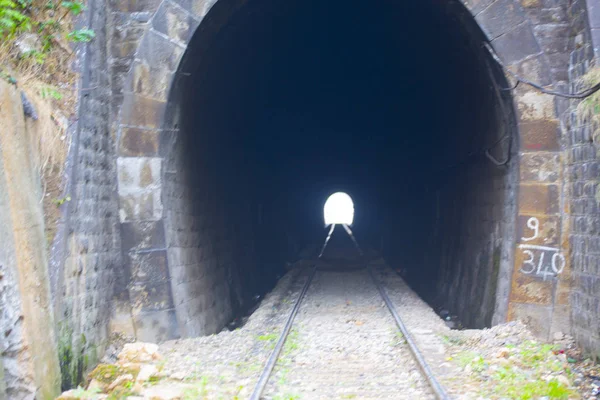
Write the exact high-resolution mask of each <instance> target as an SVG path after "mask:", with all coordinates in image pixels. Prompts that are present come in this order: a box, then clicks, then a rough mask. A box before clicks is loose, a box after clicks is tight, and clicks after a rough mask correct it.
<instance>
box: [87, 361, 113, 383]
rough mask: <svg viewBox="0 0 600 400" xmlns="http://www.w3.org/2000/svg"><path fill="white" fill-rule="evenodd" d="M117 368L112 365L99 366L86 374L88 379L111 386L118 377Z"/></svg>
mask: <svg viewBox="0 0 600 400" xmlns="http://www.w3.org/2000/svg"><path fill="white" fill-rule="evenodd" d="M119 375H120V374H119V367H117V366H116V365H113V364H99V365H98V366H97V367H96V368H94V370H93V371H92V372H90V373H89V374H88V379H89V380H92V379H96V380H97V381H99V382H102V383H105V384H111V383H112V382H113V381H114V380H115V379H116V378H117V377H118V376H119Z"/></svg>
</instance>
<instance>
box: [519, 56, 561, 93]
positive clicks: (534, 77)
mask: <svg viewBox="0 0 600 400" xmlns="http://www.w3.org/2000/svg"><path fill="white" fill-rule="evenodd" d="M514 71H515V72H516V73H517V74H519V75H520V76H522V77H524V78H526V79H529V80H531V81H533V82H536V83H539V84H540V85H542V86H546V85H550V84H551V83H552V74H551V70H550V67H549V66H548V63H547V62H546V61H545V60H544V58H543V56H541V55H540V56H537V57H532V58H528V59H527V60H524V61H521V62H520V63H517V64H516V65H515V66H514ZM519 89H520V88H519ZM519 92H520V90H519V91H517V93H519ZM521 93H522V92H521Z"/></svg>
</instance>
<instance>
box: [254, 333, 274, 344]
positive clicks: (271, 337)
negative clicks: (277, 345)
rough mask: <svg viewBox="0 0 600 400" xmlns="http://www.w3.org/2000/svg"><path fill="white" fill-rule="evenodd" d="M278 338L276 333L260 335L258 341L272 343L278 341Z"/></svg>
mask: <svg viewBox="0 0 600 400" xmlns="http://www.w3.org/2000/svg"><path fill="white" fill-rule="evenodd" d="M277 337H278V336H277V334H276V333H268V334H266V335H260V336H259V337H258V338H257V339H258V340H260V341H262V342H272V341H275V340H277Z"/></svg>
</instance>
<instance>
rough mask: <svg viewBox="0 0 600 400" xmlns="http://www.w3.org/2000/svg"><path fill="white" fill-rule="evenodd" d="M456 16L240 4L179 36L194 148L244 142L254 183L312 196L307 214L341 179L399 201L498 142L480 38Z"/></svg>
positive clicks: (457, 9) (400, 7) (427, 5)
mask: <svg viewBox="0 0 600 400" xmlns="http://www.w3.org/2000/svg"><path fill="white" fill-rule="evenodd" d="M216 7H218V4H217V6H216ZM217 12H218V10H217ZM466 16H467V14H465V10H464V9H463V8H462V6H460V5H459V4H453V3H452V2H450V3H447V4H445V5H443V6H442V5H440V4H439V3H436V2H427V1H425V2H419V3H418V4H413V3H405V4H402V3H398V2H391V1H377V2H372V4H370V5H369V7H361V6H360V4H359V3H358V2H356V4H354V3H352V2H350V3H348V2H341V1H331V2H326V3H323V2H311V1H308V2H307V1H302V2H299V1H297V2H294V1H292V2H285V3H282V2H279V3H278V2H273V1H251V2H248V3H247V5H246V6H245V7H244V8H242V10H240V11H238V12H237V13H236V14H235V15H234V16H233V17H232V18H231V19H230V20H229V22H228V23H227V25H226V26H225V27H224V28H222V29H221V30H220V31H219V33H218V35H217V36H216V37H211V38H206V37H203V35H202V32H199V33H197V34H196V36H195V37H194V38H193V39H192V41H191V43H190V46H189V47H188V51H187V54H186V57H185V58H184V61H183V63H182V66H181V70H183V71H185V72H186V73H189V74H190V75H189V76H187V77H186V78H185V79H184V80H183V82H184V83H183V84H182V85H181V86H180V87H181V93H175V94H173V95H172V96H175V97H178V96H181V98H182V99H183V100H182V101H181V103H182V114H181V115H182V119H181V126H182V128H183V129H184V130H185V131H186V132H192V133H191V136H193V137H194V138H193V139H190V140H195V141H197V143H194V144H191V145H190V147H191V148H193V147H194V146H199V147H203V148H210V149H211V150H210V155H211V156H214V157H219V158H220V159H221V160H222V161H224V160H228V158H229V159H230V160H228V161H231V159H234V158H235V159H237V160H239V158H240V157H239V156H236V157H233V153H234V152H236V151H237V152H238V153H244V155H243V159H244V161H243V163H244V164H245V168H247V167H248V166H250V165H251V166H252V168H256V169H257V171H256V172H257V173H260V174H262V179H260V180H259V181H257V184H260V182H267V183H268V185H269V186H271V187H276V188H277V189H275V190H274V192H273V193H272V194H271V196H275V197H280V196H281V193H288V194H290V196H288V198H286V199H285V200H283V199H282V201H286V202H289V201H292V202H293V201H295V200H298V201H300V202H301V203H302V204H308V203H310V202H311V201H314V203H312V204H311V206H310V209H307V210H306V212H314V210H315V208H316V207H317V208H318V204H317V203H319V202H320V203H322V202H323V201H324V199H325V197H326V196H327V194H329V193H330V192H331V191H333V190H338V189H340V190H342V189H343V190H348V191H354V192H355V193H354V195H355V196H359V197H360V196H365V201H366V199H370V201H374V200H375V199H381V198H382V197H387V198H388V201H394V200H399V198H398V197H399V196H400V197H405V194H406V190H407V189H408V188H414V187H415V186H422V184H423V183H424V182H428V181H430V180H431V179H438V177H439V175H436V174H437V172H438V171H439V170H441V169H444V168H446V167H447V166H449V165H450V166H451V165H453V164H456V163H460V162H462V161H463V160H465V159H466V158H467V157H468V155H469V154H470V153H472V152H473V151H481V149H482V148H484V147H485V146H490V144H491V142H492V141H493V140H495V138H491V137H488V136H486V135H485V134H484V133H485V132H487V131H489V129H490V126H493V125H494V124H495V123H496V122H497V121H496V119H495V115H494V113H495V110H494V106H495V98H494V96H495V93H494V91H493V86H494V83H493V82H491V81H490V75H489V74H490V72H489V68H488V65H487V64H486V63H487V60H486V59H485V56H484V54H483V52H482V49H481V47H480V46H481V44H482V40H483V35H482V34H481V33H480V32H479V31H478V29H477V27H476V24H475V22H474V21H472V20H471V21H469V20H468V19H466ZM463 19H466V20H467V22H469V23H470V25H465V24H462V23H461V21H462V20H463ZM207 42H209V43H208V44H207ZM196 43H197V44H198V46H197V48H198V49H199V51H197V52H196V51H195V50H194V49H195V44H196ZM176 91H177V89H176ZM236 162H237V161H236ZM226 163H227V162H225V163H220V164H221V166H223V164H226ZM232 164H233V163H232ZM232 164H231V165H232ZM391 182H393V186H394V190H390V187H391V186H392V185H390V183H391ZM311 192H312V194H309V193H311ZM292 193H293V194H292ZM316 193H318V195H317V196H315V194H316ZM377 201H379V200H377ZM359 208H360V207H359ZM358 212H359V213H360V211H358Z"/></svg>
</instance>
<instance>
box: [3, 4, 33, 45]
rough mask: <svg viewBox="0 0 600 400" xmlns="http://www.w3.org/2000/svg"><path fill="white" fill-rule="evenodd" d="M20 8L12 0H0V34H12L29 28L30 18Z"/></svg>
mask: <svg viewBox="0 0 600 400" xmlns="http://www.w3.org/2000/svg"><path fill="white" fill-rule="evenodd" d="M22 8H23V7H22V6H20V4H17V3H15V2H13V1H10V0H0V35H2V36H4V35H12V34H14V33H16V32H19V31H24V30H29V29H30V28H31V20H30V18H29V17H28V16H26V15H25V14H23V12H22Z"/></svg>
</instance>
